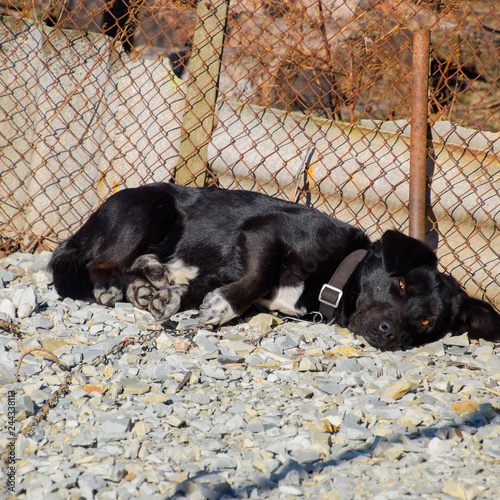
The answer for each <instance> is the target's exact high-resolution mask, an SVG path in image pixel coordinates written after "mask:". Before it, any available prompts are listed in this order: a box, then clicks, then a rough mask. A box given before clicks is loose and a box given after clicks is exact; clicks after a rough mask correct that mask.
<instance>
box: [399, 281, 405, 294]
mask: <svg viewBox="0 0 500 500" xmlns="http://www.w3.org/2000/svg"><path fill="white" fill-rule="evenodd" d="M398 285H399V289H400V290H401V291H402V292H404V290H405V288H406V283H405V282H404V281H403V280H399V283H398Z"/></svg>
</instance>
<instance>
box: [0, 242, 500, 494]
mask: <svg viewBox="0 0 500 500" xmlns="http://www.w3.org/2000/svg"><path fill="white" fill-rule="evenodd" d="M49 257H50V254H49V253H46V252H45V253H41V254H37V255H30V254H22V253H16V254H13V255H11V256H9V257H7V258H4V259H3V260H0V320H1V321H2V322H1V323H0V324H2V325H3V330H0V425H1V427H0V447H1V449H2V450H4V449H7V450H8V444H9V442H10V439H11V436H10V433H11V432H12V433H13V434H15V435H17V441H16V444H15V466H16V469H15V474H10V475H9V478H10V479H15V488H14V495H15V496H17V497H19V498H30V499H33V498H40V499H44V500H47V499H59V498H60V499H68V498H69V499H80V498H82V499H83V498H85V499H91V498H98V499H129V498H153V499H154V498H184V497H188V498H191V499H205V498H207V499H218V498H226V499H230V498H255V499H263V498H272V499H285V498H313V499H320V498H328V499H335V498H339V499H351V498H356V499H357V498H374V499H393V498H396V499H399V498H405V499H406V498H436V499H450V498H459V499H474V498H492V499H493V498H495V499H497V498H498V497H499V491H500V415H499V414H498V413H499V411H500V386H499V384H500V345H494V344H491V343H488V342H479V343H477V342H474V343H469V340H468V339H467V337H466V336H461V337H454V338H448V339H445V340H443V341H440V342H436V343H434V344H430V345H427V346H424V347H420V348H413V349H409V350H400V351H393V352H380V351H378V350H376V349H374V348H372V347H370V346H368V345H367V344H366V343H365V342H364V341H363V339H361V338H358V337H355V336H353V335H352V334H351V333H350V332H348V331H346V330H342V329H339V328H335V327H329V326H326V325H314V324H309V323H306V322H297V321H293V320H290V319H279V318H277V317H275V316H271V315H270V314H266V313H262V312H259V311H254V313H253V316H251V315H250V316H249V317H246V318H245V321H240V322H237V323H234V324H232V325H230V326H226V327H223V328H220V329H218V330H215V331H212V330H208V329H205V328H202V327H200V328H196V325H197V323H196V312H195V311H188V312H186V313H182V314H179V315H176V316H174V317H173V318H172V320H171V321H169V322H167V323H163V324H160V323H158V322H155V321H154V320H153V318H152V316H150V315H149V314H148V313H145V312H144V311H140V310H138V309H134V308H133V307H132V306H131V304H127V303H120V304H117V305H116V307H114V308H112V309H109V308H104V307H103V306H100V305H97V304H88V303H82V302H79V301H73V300H69V299H66V300H63V301H61V300H60V299H59V298H58V296H57V293H56V292H55V290H54V288H53V286H52V285H51V276H50V274H49V273H48V272H47V271H46V270H45V266H46V263H47V261H48V259H49ZM16 326H17V327H19V331H20V333H16V331H17V329H16ZM125 339H129V341H128V342H126V341H125ZM35 348H38V350H36V349H35ZM40 348H43V349H44V350H40ZM108 353H109V354H108ZM20 361H22V362H21V363H20ZM19 365H20V369H19V376H18V380H17V381H15V374H16V370H17V368H18V366H19ZM66 366H67V367H69V371H64V370H63V368H65V367H66ZM68 374H71V376H68ZM65 381H66V384H67V391H66V392H64V391H62V394H61V396H60V397H59V398H58V400H57V401H56V402H55V404H54V405H52V406H51V407H50V409H49V410H48V412H47V413H46V416H45V417H44V418H41V419H40V420H39V421H35V422H34V423H32V424H31V428H30V429H29V430H28V431H26V432H24V433H23V432H20V431H21V430H22V429H26V427H27V426H28V425H30V422H33V419H34V418H35V416H36V415H40V413H42V414H43V412H44V409H43V408H44V404H45V403H46V402H47V401H49V400H50V399H51V398H52V396H53V394H54V393H55V392H56V391H57V390H58V389H59V388H60V387H61V386H62V387H63V389H64V387H65V385H64V384H65ZM14 404H15V421H14V422H12V421H10V420H9V412H8V410H9V408H10V407H12V405H14ZM10 457H13V455H10ZM13 463H14V462H13V461H12V460H11V461H10V463H9V464H8V465H12V464H13ZM9 470H10V469H7V472H9ZM5 479H6V476H5V471H4V472H3V477H2V482H3V483H5ZM0 492H1V490H0ZM0 495H1V493H0Z"/></svg>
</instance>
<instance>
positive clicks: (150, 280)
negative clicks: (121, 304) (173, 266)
mask: <svg viewBox="0 0 500 500" xmlns="http://www.w3.org/2000/svg"><path fill="white" fill-rule="evenodd" d="M130 273H131V274H133V275H136V276H137V275H139V276H141V277H140V278H137V279H135V280H134V281H132V282H131V283H130V284H129V285H128V287H127V299H128V300H129V302H131V303H132V304H134V306H136V307H139V308H142V309H147V310H148V311H149V312H150V313H151V314H152V315H153V316H155V317H157V318H160V317H161V318H168V317H169V316H171V315H172V314H175V313H176V312H177V311H178V310H179V308H180V305H181V299H182V296H183V295H184V294H185V293H186V291H187V289H188V285H187V284H170V279H169V275H168V273H167V271H166V267H165V266H164V265H163V264H162V263H161V262H160V261H159V260H158V257H156V255H153V254H146V255H141V256H140V257H138V258H137V259H136V260H135V261H134V263H133V264H132V267H131V268H130Z"/></svg>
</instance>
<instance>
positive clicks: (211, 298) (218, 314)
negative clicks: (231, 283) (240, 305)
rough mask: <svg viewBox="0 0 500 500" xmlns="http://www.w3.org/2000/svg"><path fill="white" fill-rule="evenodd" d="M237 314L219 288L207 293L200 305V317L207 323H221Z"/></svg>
mask: <svg viewBox="0 0 500 500" xmlns="http://www.w3.org/2000/svg"><path fill="white" fill-rule="evenodd" d="M236 316H237V314H235V312H234V311H233V308H232V307H231V304H229V302H228V301H227V300H226V299H225V298H224V296H223V295H222V293H221V292H220V291H219V290H214V291H213V292H210V293H207V295H206V296H205V298H204V299H203V303H202V304H201V306H200V316H199V319H200V321H201V322H202V323H205V324H206V325H221V324H222V323H226V321H229V320H230V319H233V318H235V317H236Z"/></svg>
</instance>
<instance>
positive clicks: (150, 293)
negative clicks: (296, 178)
mask: <svg viewBox="0 0 500 500" xmlns="http://www.w3.org/2000/svg"><path fill="white" fill-rule="evenodd" d="M358 250H360V251H358ZM355 251H357V252H355ZM353 252H355V253H354V254H353ZM346 257H348V259H347V264H346V261H344V259H345V258H346ZM349 260H354V262H351V263H349V262H348V261H349ZM343 261H344V263H343ZM49 267H50V269H51V270H52V272H53V276H54V284H55V286H56V288H57V290H58V292H59V294H60V295H61V296H63V297H71V298H73V299H82V300H89V299H92V298H95V299H96V300H97V301H98V302H100V303H102V304H104V305H113V304H114V303H115V302H116V301H119V300H123V299H124V298H125V297H126V298H127V299H128V300H129V301H130V302H132V304H134V305H135V306H137V307H141V308H144V309H148V310H149V311H150V312H151V313H152V314H154V315H155V316H157V317H168V316H170V315H172V314H174V313H175V312H177V311H179V310H184V309H188V308H198V307H199V309H200V320H201V322H203V323H205V324H214V325H215V324H221V323H224V322H226V321H229V320H231V319H232V318H235V317H236V316H238V315H240V314H241V313H243V312H244V311H245V310H247V309H248V308H249V307H250V306H251V305H252V304H253V303H254V302H259V303H261V304H263V305H265V306H266V307H267V308H269V309H271V310H278V311H281V312H283V313H285V314H289V315H290V314H291V315H297V316H302V315H304V314H306V313H307V312H311V311H317V310H318V309H319V308H320V307H321V308H322V311H323V312H324V313H325V315H326V317H327V318H328V319H330V318H332V319H334V320H335V321H336V322H337V323H338V324H339V325H341V326H345V327H347V328H349V329H350V330H352V331H353V332H355V333H357V334H359V335H362V336H363V337H364V338H365V339H366V340H367V341H368V342H369V343H370V344H371V345H373V346H375V347H379V348H382V349H387V348H392V347H395V346H397V345H400V344H401V343H403V342H405V343H409V344H413V345H418V344H422V343H426V342H430V341H434V340H437V339H439V338H441V337H442V336H443V335H445V334H446V333H447V332H452V333H453V334H460V333H463V332H469V335H470V337H472V338H478V337H482V338H485V339H488V340H498V339H500V315H499V314H498V313H497V312H495V310H494V309H493V308H492V307H491V306H490V305H489V304H487V303H486V302H483V301H481V300H478V299H474V298H471V297H469V296H468V295H467V294H466V293H465V292H464V291H462V290H461V288H460V287H459V285H458V284H457V283H456V281H455V280H454V279H453V278H451V277H450V276H447V275H444V274H442V273H440V272H438V270H437V258H436V256H435V254H434V253H433V252H432V251H431V250H430V249H429V248H428V247H427V246H426V245H425V244H423V243H421V242H420V241H418V240H415V239H413V238H410V237H408V236H405V235H403V234H401V233H399V232H397V231H387V232H386V233H385V234H384V235H383V236H382V238H381V239H380V240H379V241H377V242H375V243H371V242H370V241H369V239H368V237H367V236H366V235H365V234H364V233H363V232H362V231H361V230H360V229H357V228H355V227H353V226H350V225H348V224H345V223H343V222H340V221H338V220H336V219H334V218H332V217H330V216H328V215H326V214H323V213H321V212H318V211H317V210H314V209H311V208H307V207H305V206H302V205H298V204H294V203H291V202H287V201H282V200H277V199H274V198H270V197H268V196H265V195H262V194H258V193H252V192H248V191H227V190H222V189H216V188H186V187H181V186H178V185H175V184H166V183H158V184H151V185H146V186H142V187H138V188H135V189H124V190H123V191H119V192H118V193H116V194H114V195H113V196H111V197H110V198H109V199H108V200H107V201H106V202H105V203H104V204H103V205H102V206H101V207H100V208H99V209H98V210H97V211H96V212H95V213H94V214H93V215H91V216H90V218H89V220H88V221H87V222H86V223H85V224H84V226H83V227H82V228H81V229H80V230H79V231H78V232H77V233H76V234H75V235H73V236H72V237H70V238H69V239H67V240H66V241H65V242H63V243H62V244H61V245H60V246H59V248H57V249H56V251H55V252H54V254H53V256H52V259H51V261H50V264H49ZM336 270H339V272H340V274H341V275H342V274H343V276H340V278H339V277H337V278H335V279H334V280H333V281H334V283H333V284H332V285H331V286H330V285H325V283H328V281H329V280H330V277H331V276H332V274H334V272H335V271H336ZM340 289H342V290H340ZM320 293H321V301H322V302H321V303H320V298H319V295H320Z"/></svg>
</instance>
